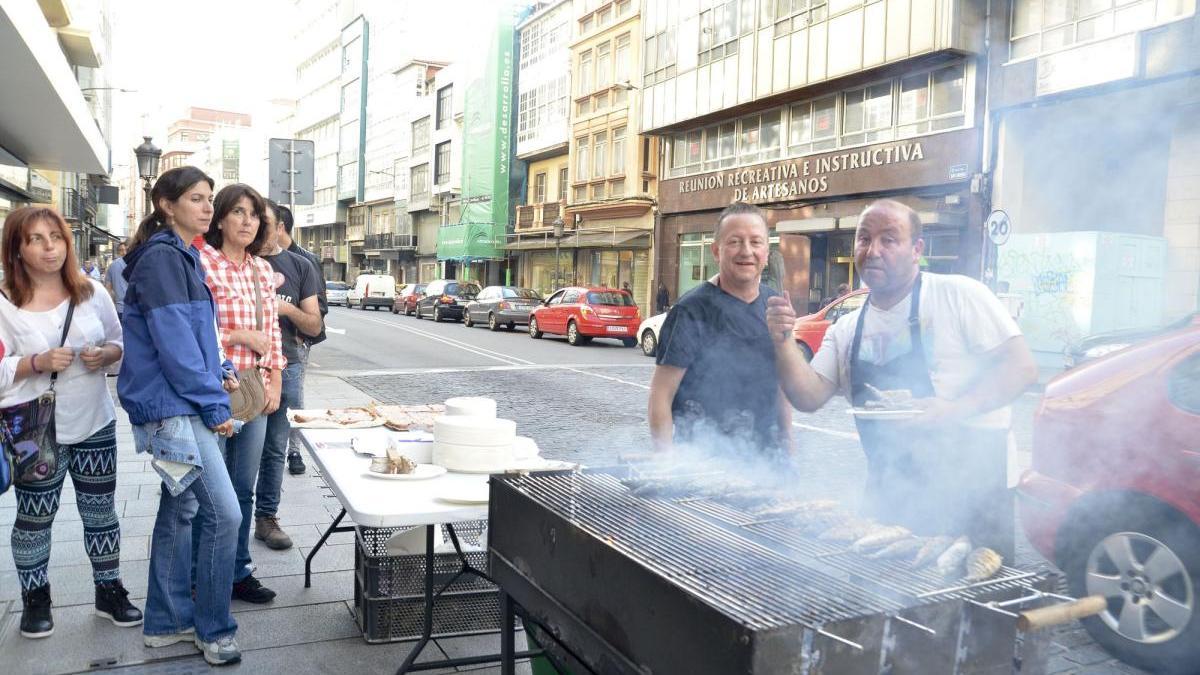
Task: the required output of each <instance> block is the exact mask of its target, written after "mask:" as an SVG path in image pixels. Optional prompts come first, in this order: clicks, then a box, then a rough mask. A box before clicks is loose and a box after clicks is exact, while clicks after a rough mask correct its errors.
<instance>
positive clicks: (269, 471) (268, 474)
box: [254, 361, 304, 518]
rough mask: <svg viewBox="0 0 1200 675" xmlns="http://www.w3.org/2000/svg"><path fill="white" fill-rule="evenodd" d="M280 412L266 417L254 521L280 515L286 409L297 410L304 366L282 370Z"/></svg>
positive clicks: (288, 429) (292, 365)
mask: <svg viewBox="0 0 1200 675" xmlns="http://www.w3.org/2000/svg"><path fill="white" fill-rule="evenodd" d="M282 392H283V393H282V394H281V396H280V397H279V410H276V411H275V412H273V413H271V414H270V415H269V416H268V417H267V431H266V434H267V435H266V440H265V441H264V442H263V451H262V464H261V465H260V466H259V468H258V489H257V492H258V501H257V502H255V505H254V517H256V518H261V517H265V516H274V515H275V514H276V513H278V512H279V491H280V489H281V488H282V486H283V466H284V462H285V459H286V458H287V451H288V441H289V439H290V437H291V433H292V424H291V422H288V418H287V413H288V409H289V408H291V409H292V410H298V409H300V406H301V405H302V399H301V397H302V396H303V394H304V363H303V362H302V361H298V362H294V363H289V364H288V367H287V368H284V370H283V390H282Z"/></svg>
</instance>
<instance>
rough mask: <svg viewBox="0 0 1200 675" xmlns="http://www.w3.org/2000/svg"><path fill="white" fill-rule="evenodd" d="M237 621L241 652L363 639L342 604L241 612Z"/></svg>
mask: <svg viewBox="0 0 1200 675" xmlns="http://www.w3.org/2000/svg"><path fill="white" fill-rule="evenodd" d="M237 621H238V644H239V645H240V646H241V647H242V649H244V650H246V649H263V648H267V647H281V646H285V645H303V644H307V643H310V642H319V641H323V640H336V639H339V638H347V637H358V638H360V639H361V637H362V633H361V631H359V629H358V626H356V625H355V624H354V617H353V615H352V614H351V613H350V608H349V606H348V605H347V603H345V602H326V603H321V604H313V605H303V606H299V607H279V608H271V609H262V610H258V611H244V612H239V613H238V615H237Z"/></svg>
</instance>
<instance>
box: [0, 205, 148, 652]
mask: <svg viewBox="0 0 1200 675" xmlns="http://www.w3.org/2000/svg"><path fill="white" fill-rule="evenodd" d="M0 258H2V259H3V265H4V286H3V296H2V297H0V342H3V344H4V346H5V349H6V352H5V355H4V358H3V360H0V392H2V394H0V408H11V407H13V406H17V405H20V404H23V403H27V402H29V401H32V400H34V399H37V398H39V397H40V396H42V394H43V393H45V392H47V391H48V390H51V389H52V390H53V391H54V396H55V399H54V401H55V402H54V419H53V424H54V435H53V439H54V453H53V454H54V455H55V457H56V461H55V462H54V463H53V466H54V470H53V472H52V473H50V474H49V475H47V476H45V477H44V478H40V479H34V480H32V481H31V482H24V483H17V484H16V485H15V489H16V497H17V514H16V521H15V522H14V523H13V529H12V554H13V561H14V562H15V563H16V568H17V578H18V579H19V580H20V582H21V601H22V613H21V626H20V630H21V635H24V636H25V637H30V638H40V637H47V636H49V635H50V634H51V633H53V632H54V620H53V617H52V616H51V613H50V578H49V575H48V574H47V567H48V565H49V562H50V540H51V538H50V531H51V527H52V526H53V524H54V516H55V515H56V514H57V513H58V507H59V498H60V495H61V493H62V485H63V481H64V480H65V478H66V476H67V474H68V473H69V474H71V481H72V483H73V484H74V486H75V492H76V508H78V509H79V517H80V519H81V520H82V521H83V541H84V548H85V549H86V550H87V552H88V557H89V558H90V559H91V563H92V581H93V582H94V583H95V585H96V614H97V615H99V616H102V617H104V618H107V619H109V620H110V621H112V622H113V623H114V624H116V625H117V626H122V627H126V626H137V625H140V624H141V623H142V613H141V611H140V610H138V609H137V608H136V607H134V606H133V605H132V604H130V602H129V593H128V592H127V591H126V590H125V587H124V586H123V585H122V583H121V570H120V559H121V526H120V524H119V523H118V522H117V512H116V509H115V507H114V503H113V495H114V493H115V492H116V487H117V439H116V410H115V408H114V407H113V401H112V397H111V396H110V395H109V393H108V385H107V384H106V383H105V377H104V376H105V373H104V371H105V369H111V368H112V367H113V366H114V364H116V363H117V362H118V361H120V360H121V356H122V354H123V352H124V347H123V338H122V335H121V324H120V321H119V320H118V319H117V310H116V307H115V306H114V305H113V302H112V298H110V297H109V295H108V293H107V292H105V290H104V287H103V286H102V285H100V282H98V281H94V280H91V279H89V278H87V277H85V276H84V274H83V272H81V271H80V267H79V262H78V260H76V258H75V251H74V247H73V245H72V237H71V228H70V227H68V226H67V223H66V221H65V220H63V217H62V216H61V215H59V214H58V212H56V211H54V210H53V209H49V208H43V207H31V206H30V207H24V208H20V209H17V210H15V211H13V212H12V213H10V214H9V215H8V217H7V218H6V219H5V221H4V233H3V251H2V254H0ZM6 417H7V416H6ZM14 426H15V425H13V424H7V423H6V424H5V427H6V431H5V433H10V434H17V433H19V431H18V430H17V429H15V428H13V427H14ZM47 466H50V463H47Z"/></svg>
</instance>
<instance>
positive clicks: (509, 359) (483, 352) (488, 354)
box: [358, 316, 534, 366]
mask: <svg viewBox="0 0 1200 675" xmlns="http://www.w3.org/2000/svg"><path fill="white" fill-rule="evenodd" d="M358 319H359V320H360V321H371V322H373V323H378V324H382V325H384V326H388V327H391V328H395V329H397V330H402V331H405V332H408V333H412V334H413V335H417V336H419V337H423V338H426V339H429V340H433V341H435V342H441V343H442V344H446V345H449V346H451V347H457V348H458V349H461V350H463V351H467V352H471V353H472V354H475V355H476V356H483V357H485V358H489V359H492V360H495V361H499V362H501V363H507V364H508V365H510V366H518V365H530V366H531V365H534V362H533V361H529V360H526V359H522V358H520V357H516V356H510V355H508V354H503V353H501V352H497V351H493V350H491V349H485V348H483V347H479V346H476V345H472V344H467V343H466V342H462V341H461V340H455V339H454V338H448V337H445V336H443V335H437V334H436V333H431V332H429V331H425V330H421V329H419V328H410V327H408V326H402V325H400V324H398V323H394V322H392V321H386V320H383V319H376V318H372V317H369V316H360V317H358Z"/></svg>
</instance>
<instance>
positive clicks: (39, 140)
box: [0, 2, 108, 174]
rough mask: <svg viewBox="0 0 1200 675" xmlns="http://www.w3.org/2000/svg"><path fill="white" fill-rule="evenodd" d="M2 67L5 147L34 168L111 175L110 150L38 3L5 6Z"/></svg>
mask: <svg viewBox="0 0 1200 675" xmlns="http://www.w3.org/2000/svg"><path fill="white" fill-rule="evenodd" d="M0 64H3V65H0V92H3V96H4V100H5V101H6V102H8V103H9V105H0V146H3V147H4V148H5V149H7V150H8V151H10V152H11V153H12V154H14V155H16V156H17V157H19V158H20V159H21V160H22V161H23V162H25V163H26V164H28V165H29V166H31V167H35V168H42V169H54V170H59V171H74V172H80V173H94V174H104V173H107V172H108V146H107V144H106V143H105V141H104V137H103V136H102V135H101V134H100V129H99V128H98V127H97V126H96V122H95V120H93V119H92V114H91V111H89V110H88V105H87V102H86V101H85V100H84V98H83V92H81V91H80V90H79V83H78V82H77V81H76V80H75V76H74V75H73V74H72V72H71V67H70V65H68V64H67V59H66V57H65V56H63V52H62V49H61V48H60V47H59V42H58V36H57V35H56V34H55V32H54V31H53V30H52V29H51V28H50V27H49V26H48V25H47V24H46V18H45V17H44V16H43V15H42V13H41V10H40V9H39V8H38V3H36V2H5V3H0ZM14 102H19V105H18V104H15V103H14Z"/></svg>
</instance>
